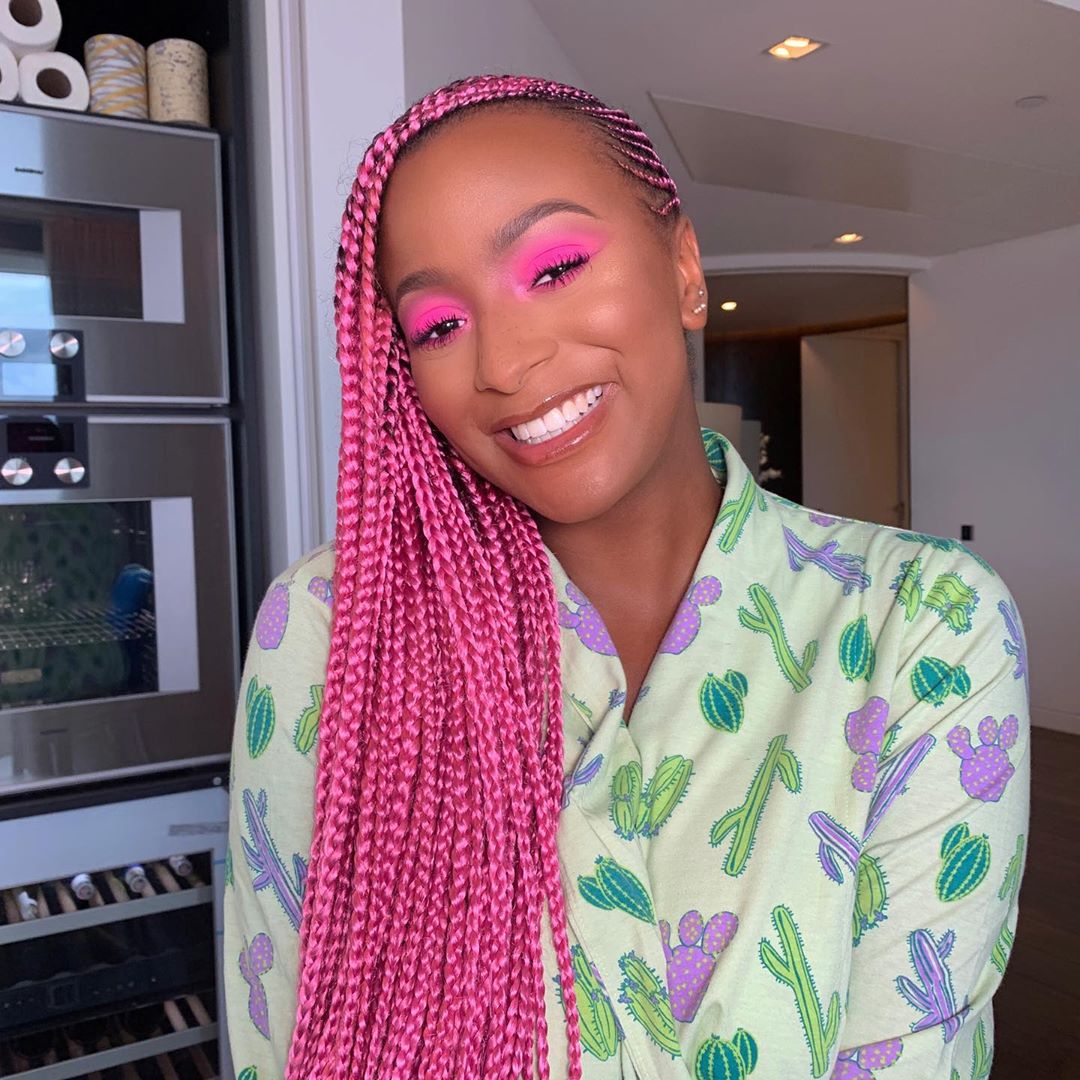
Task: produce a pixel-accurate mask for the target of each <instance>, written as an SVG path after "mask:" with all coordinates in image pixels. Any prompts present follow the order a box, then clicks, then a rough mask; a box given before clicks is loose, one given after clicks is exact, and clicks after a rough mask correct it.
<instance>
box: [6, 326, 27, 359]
mask: <svg viewBox="0 0 1080 1080" xmlns="http://www.w3.org/2000/svg"><path fill="white" fill-rule="evenodd" d="M25 351H26V338H25V336H24V335H23V334H22V332H21V331H19V330H0V356H22V354H23V353H24V352H25Z"/></svg>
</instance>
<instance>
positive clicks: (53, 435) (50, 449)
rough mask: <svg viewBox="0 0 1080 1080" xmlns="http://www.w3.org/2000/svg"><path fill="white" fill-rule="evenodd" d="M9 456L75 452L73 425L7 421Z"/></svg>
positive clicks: (38, 421) (41, 421)
mask: <svg viewBox="0 0 1080 1080" xmlns="http://www.w3.org/2000/svg"><path fill="white" fill-rule="evenodd" d="M7 449H8V453H9V454H70V453H73V452H74V450H75V425H74V424H57V423H52V422H51V421H49V420H9V421H8V423H7Z"/></svg>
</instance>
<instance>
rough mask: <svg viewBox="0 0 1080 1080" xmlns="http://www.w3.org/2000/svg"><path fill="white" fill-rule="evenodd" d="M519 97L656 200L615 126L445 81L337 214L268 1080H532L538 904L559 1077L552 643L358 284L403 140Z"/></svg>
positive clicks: (544, 86)
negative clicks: (325, 433)
mask: <svg viewBox="0 0 1080 1080" xmlns="http://www.w3.org/2000/svg"><path fill="white" fill-rule="evenodd" d="M510 99H526V100H531V101H535V102H537V103H540V104H541V105H542V106H544V107H547V108H554V109H559V110H568V111H569V112H570V114H571V115H574V116H576V117H578V118H580V119H581V121H582V122H585V123H589V124H591V125H593V132H594V134H595V133H596V132H597V131H598V132H599V133H600V134H601V136H602V141H603V142H604V143H605V144H606V147H607V149H608V151H609V152H610V156H611V158H612V160H613V161H614V162H615V163H616V164H618V165H619V166H620V168H622V169H623V170H625V172H626V173H627V174H628V175H629V176H630V177H632V178H634V179H635V180H636V181H638V182H640V183H641V184H643V185H647V187H645V188H642V190H643V191H645V192H647V193H649V195H650V198H651V197H652V193H654V192H659V193H660V197H662V199H663V202H662V203H660V204H655V200H653V201H652V202H650V207H649V208H650V209H651V210H653V211H654V212H655V213H656V214H657V215H658V216H659V218H660V219H663V220H665V221H670V220H673V219H674V218H675V217H676V216H677V213H678V207H679V199H678V195H677V193H676V190H675V184H674V182H673V181H672V180H671V178H670V176H668V174H667V171H666V169H665V168H664V166H663V164H662V162H661V161H660V159H659V157H658V156H657V154H656V152H655V150H654V149H653V147H652V144H651V143H650V142H649V140H648V138H647V137H646V136H645V134H644V133H643V132H642V131H641V130H640V129H639V128H638V127H637V125H636V124H635V123H634V122H633V121H632V120H631V119H630V117H629V116H627V114H626V113H624V112H622V111H620V110H616V109H609V108H607V107H606V106H605V105H604V104H603V103H602V102H601V101H599V100H598V99H597V98H595V97H593V96H592V95H591V94H588V93H586V92H585V91H582V90H579V89H576V88H574V87H571V86H565V85H563V84H561V83H556V82H549V81H546V80H543V79H538V78H530V77H524V76H496V75H485V76H476V77H472V78H468V79H461V80H459V81H457V82H454V83H451V84H450V85H448V86H445V87H443V88H442V89H439V90H436V91H434V92H433V93H430V94H428V95H427V96H426V97H424V98H422V99H421V100H420V101H418V102H417V103H416V104H414V105H413V106H412V107H411V108H410V109H409V110H408V111H407V112H406V113H404V114H403V115H402V116H401V117H399V118H398V119H397V120H395V121H394V123H393V124H391V125H390V127H389V128H387V129H386V131H384V132H383V133H382V134H381V135H379V136H378V137H377V138H376V139H375V140H374V141H373V142H372V143H371V145H370V146H369V147H368V150H367V153H366V154H365V156H364V160H363V162H362V164H361V165H360V168H359V170H358V172H357V176H356V180H355V182H354V184H353V187H352V191H351V193H350V195H349V197H348V200H347V202H346V205H345V213H344V216H343V219H342V233H341V247H340V250H339V253H338V265H337V286H336V293H335V312H336V323H337V341H338V359H339V363H340V366H341V381H342V424H341V453H340V459H339V473H338V518H337V536H336V545H335V546H336V566H335V570H334V596H335V606H334V615H333V628H332V634H331V646H330V657H329V661H328V665H327V671H326V687H325V694H324V700H323V707H322V715H321V718H320V727H319V768H318V779H317V784H316V799H315V810H314V813H315V821H314V834H313V838H312V848H311V862H310V867H309V870H308V876H307V886H306V890H305V895H304V907H303V920H302V924H301V927H300V939H301V959H300V978H299V987H298V1007H297V1023H296V1029H295V1032H294V1036H293V1041H292V1045H291V1048H290V1054H289V1064H288V1069H287V1076H288V1077H289V1080H311V1078H313V1077H318V1078H320V1080H322V1078H329V1077H331V1076H333V1077H337V1078H339V1080H352V1078H353V1077H360V1076H363V1077H371V1076H375V1077H389V1076H408V1077H412V1076H424V1077H432V1078H439V1080H442V1078H457V1077H484V1078H503V1077H517V1076H520V1075H521V1074H522V1072H523V1071H524V1070H526V1069H531V1063H532V1060H533V1052H534V1046H535V1048H536V1052H537V1055H538V1063H539V1070H540V1075H541V1076H542V1077H544V1078H547V1077H548V1076H549V1074H550V1069H549V1065H548V1053H547V1050H548V1043H547V1024H546V1021H545V1013H544V971H543V966H542V964H541V952H540V920H541V916H542V911H543V908H544V905H545V904H546V907H547V913H548V917H549V919H550V923H551V928H552V936H553V942H554V947H555V952H556V955H557V958H558V966H559V979H560V985H561V987H562V996H563V1002H564V1009H565V1014H566V1029H567V1037H568V1040H569V1044H568V1045H569V1069H570V1072H569V1075H570V1077H572V1078H573V1080H577V1078H579V1077H580V1076H581V1044H580V1037H579V1028H578V1012H577V1005H576V998H575V995H574V990H573V987H574V977H573V970H572V967H571V958H570V950H569V944H568V939H567V930H566V910H565V902H564V897H563V893H562V886H561V882H560V876H559V862H558V852H557V848H556V831H557V826H558V814H559V805H560V798H561V785H562V772H563V735H562V712H561V681H560V673H559V627H558V619H557V610H556V598H555V594H554V588H553V585H552V581H551V571H550V566H549V563H548V560H547V556H546V553H545V550H544V547H543V543H542V541H541V539H540V534H539V531H538V529H537V526H536V523H535V521H534V520H533V518H532V517H531V515H530V514H529V512H528V510H527V508H526V507H524V506H523V505H522V504H520V503H518V502H517V501H516V500H514V499H512V498H511V497H510V496H508V495H506V494H505V493H504V492H502V491H500V490H499V489H497V488H495V487H493V486H492V485H491V484H489V483H488V482H487V481H486V480H484V479H483V478H481V477H479V476H477V475H476V474H475V473H474V472H473V471H472V470H471V469H470V468H469V467H468V466H466V465H465V464H464V463H463V462H462V460H461V459H460V458H459V457H458V455H457V454H456V453H455V452H454V450H453V449H452V448H451V447H450V446H449V445H448V443H447V442H446V440H445V438H444V437H443V436H442V435H441V434H440V433H438V432H436V431H435V430H433V429H432V426H431V424H430V423H429V421H428V420H427V417H426V416H425V414H424V412H423V411H422V409H421V406H420V403H419V400H418V398H417V394H416V389H415V386H414V384H413V381H412V376H411V373H410V371H409V366H408V355H407V351H406V347H405V342H404V340H403V338H402V336H401V332H400V330H399V329H398V328H397V325H396V323H395V320H394V315H393V312H392V311H391V309H390V305H389V303H388V301H387V299H386V297H385V296H384V295H383V293H382V291H381V287H380V284H379V282H378V278H377V275H376V239H377V230H378V223H379V210H380V206H381V203H382V198H383V193H384V191H385V188H386V184H387V181H388V178H389V176H390V173H391V170H392V168H393V166H394V164H395V162H396V161H397V160H400V158H401V155H402V153H403V152H404V150H405V148H406V146H407V144H409V143H410V141H411V143H412V144H414V145H415V143H416V141H417V137H418V136H419V135H421V134H422V133H427V132H428V131H430V130H431V129H432V127H433V126H434V125H436V124H437V123H438V122H439V121H440V120H441V119H442V118H444V117H447V116H450V115H451V114H453V113H455V112H456V111H458V110H463V109H465V108H466V107H469V106H476V105H481V104H488V103H496V102H500V101H509V100H510Z"/></svg>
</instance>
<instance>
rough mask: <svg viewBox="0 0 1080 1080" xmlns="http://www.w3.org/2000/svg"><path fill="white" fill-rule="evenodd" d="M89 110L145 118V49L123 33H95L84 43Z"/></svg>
mask: <svg viewBox="0 0 1080 1080" xmlns="http://www.w3.org/2000/svg"><path fill="white" fill-rule="evenodd" d="M83 57H84V58H85V60H86V77H87V79H88V80H89V81H90V111H91V112H92V113H98V114H99V115H101V116H126V117H128V118H129V119H132V120H145V119H146V118H147V116H148V104H147V97H146V50H145V49H144V48H143V47H142V46H141V45H140V44H139V43H138V42H137V41H133V40H132V39H131V38H129V37H124V36H123V34H97V35H95V36H94V37H92V38H88V39H87V41H86V42H85V43H84V45H83Z"/></svg>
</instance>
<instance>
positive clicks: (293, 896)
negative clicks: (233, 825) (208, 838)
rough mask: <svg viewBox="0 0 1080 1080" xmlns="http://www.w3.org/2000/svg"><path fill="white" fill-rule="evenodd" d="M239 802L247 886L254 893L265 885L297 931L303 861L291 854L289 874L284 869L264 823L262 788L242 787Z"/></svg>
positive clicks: (303, 880) (304, 872) (304, 871)
mask: <svg viewBox="0 0 1080 1080" xmlns="http://www.w3.org/2000/svg"><path fill="white" fill-rule="evenodd" d="M241 802H242V803H243V807H244V821H245V822H246V824H247V831H248V835H249V836H250V837H251V842H250V843H249V842H248V840H247V839H246V838H244V837H241V838H240V845H241V847H242V848H243V849H244V859H245V860H246V861H247V864H248V868H249V869H250V870H251V873H252V875H253V877H252V879H251V887H252V888H253V889H254V890H255V891H256V892H259V891H260V890H261V889H266V888H269V889H270V890H271V891H272V892H273V894H274V896H275V897H276V898H277V902H278V903H279V904H280V905H281V910H282V911H284V912H285V914H286V916H287V917H288V919H289V922H290V923H292V928H293V929H294V930H299V929H300V917H301V914H302V912H303V903H304V885H305V883H306V882H307V869H308V867H307V862H306V860H305V859H304V858H303V856H302V855H298V854H294V855H293V872H292V875H290V874H289V871H288V870H287V869H286V868H285V863H284V862H283V860H282V858H281V856H280V855H279V854H278V850H277V845H276V844H275V843H274V838H273V837H272V836H271V835H270V830H269V828H268V827H267V824H266V816H267V813H268V811H269V806H268V803H267V796H266V789H265V788H260V789H259V792H258V794H256V793H255V792H253V791H252V790H251V789H250V788H244V790H243V793H242V794H241Z"/></svg>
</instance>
